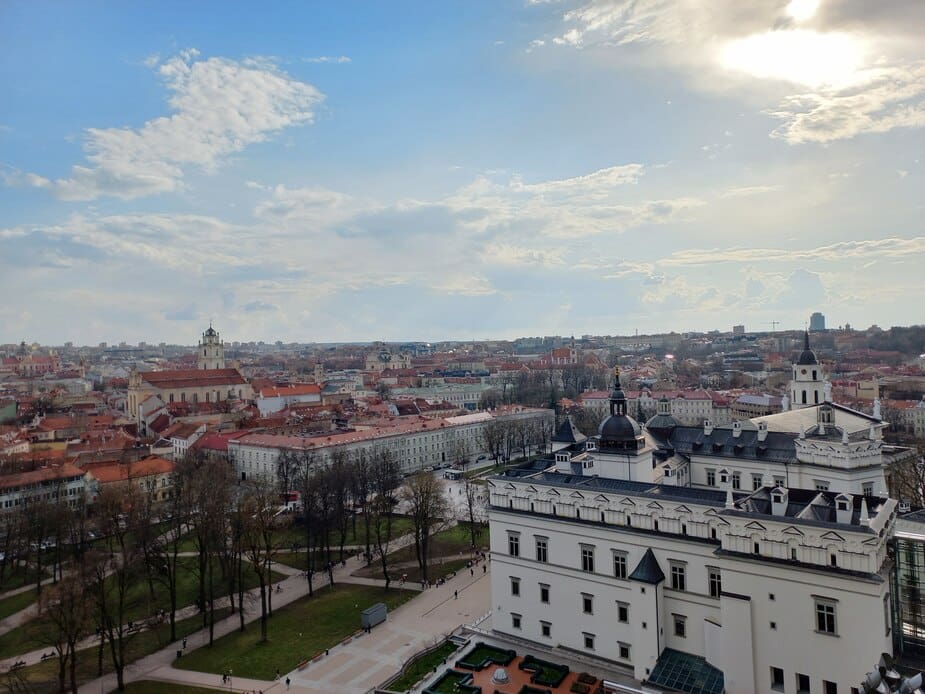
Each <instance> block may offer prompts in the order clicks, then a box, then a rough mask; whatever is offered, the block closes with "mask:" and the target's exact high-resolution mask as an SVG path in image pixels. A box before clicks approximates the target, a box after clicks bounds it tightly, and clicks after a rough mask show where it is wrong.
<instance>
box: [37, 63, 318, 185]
mask: <svg viewBox="0 0 925 694" xmlns="http://www.w3.org/2000/svg"><path fill="white" fill-rule="evenodd" d="M198 55H199V52H198V51H196V50H195V49H189V50H185V51H183V52H181V53H180V55H178V56H176V57H173V58H171V59H169V60H167V61H165V62H164V63H162V64H160V65H159V67H158V72H159V74H160V76H161V78H162V79H163V80H164V84H165V86H166V87H167V89H168V90H169V91H170V92H171V96H170V98H169V99H168V104H169V106H170V107H171V110H172V111H173V114H172V115H170V116H162V117H160V118H155V119H153V120H150V121H148V122H147V123H145V124H144V125H143V126H142V127H141V128H138V129H134V128H89V129H88V130H87V131H86V134H85V141H84V150H85V152H86V154H87V164H86V165H75V166H74V167H73V168H72V170H71V175H70V177H68V178H64V179H57V180H55V181H53V182H49V181H48V179H45V178H43V177H37V178H36V179H35V180H33V181H31V182H29V183H31V185H37V186H39V187H49V188H51V189H52V190H53V191H54V192H55V194H56V195H57V196H58V197H60V198H62V199H65V200H93V199H96V198H99V197H102V196H107V195H109V196H115V197H119V198H123V199H129V198H135V197H139V196H143V195H152V194H156V193H165V192H172V191H177V190H179V189H181V188H182V186H183V178H184V173H185V170H186V169H187V168H188V167H198V168H200V169H203V170H206V171H209V170H212V169H214V168H215V167H216V166H218V164H219V163H220V161H221V159H222V158H223V157H225V156H227V155H229V154H233V153H235V152H239V151H241V150H243V149H244V148H245V147H246V146H248V145H250V144H254V143H257V142H262V141H264V140H266V139H267V138H268V137H269V136H270V135H272V134H273V133H275V132H278V131H280V130H282V129H284V128H288V127H291V126H295V125H303V124H306V123H311V122H312V119H313V115H314V108H315V107H316V106H317V105H318V104H319V103H320V102H321V101H322V99H323V98H324V97H323V95H322V94H321V92H319V91H318V90H317V89H315V87H313V86H311V85H310V84H306V83H304V82H299V81H298V80H295V79H293V78H292V77H290V76H289V75H287V74H286V73H284V72H282V71H281V70H279V69H278V68H277V67H276V66H275V65H273V63H272V62H269V61H267V60H257V59H251V60H245V61H241V62H238V61H233V60H227V59H223V58H209V59H207V60H199V59H198Z"/></svg>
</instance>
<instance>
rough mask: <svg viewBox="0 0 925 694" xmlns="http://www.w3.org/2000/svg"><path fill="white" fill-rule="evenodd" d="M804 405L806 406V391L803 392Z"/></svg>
mask: <svg viewBox="0 0 925 694" xmlns="http://www.w3.org/2000/svg"><path fill="white" fill-rule="evenodd" d="M803 404H804V405H805V404H806V391H805V390H804V391H803Z"/></svg>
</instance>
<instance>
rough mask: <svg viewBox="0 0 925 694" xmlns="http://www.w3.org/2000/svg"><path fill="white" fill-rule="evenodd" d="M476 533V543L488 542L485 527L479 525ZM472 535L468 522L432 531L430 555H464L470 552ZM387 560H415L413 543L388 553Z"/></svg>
mask: <svg viewBox="0 0 925 694" xmlns="http://www.w3.org/2000/svg"><path fill="white" fill-rule="evenodd" d="M479 531H480V532H478V533H477V534H476V543H477V544H478V545H483V544H487V543H488V533H487V532H486V528H484V527H480V528H479ZM471 550H472V535H471V534H470V533H469V524H468V523H458V524H456V525H454V526H453V527H452V528H447V529H446V530H441V531H440V532H438V533H434V534H433V535H432V536H431V538H430V557H431V558H432V559H437V558H439V557H450V556H454V555H455V556H457V557H460V556H466V557H468V556H469V555H470V554H471ZM389 561H390V562H392V563H393V564H397V563H400V562H410V561H417V557H416V556H415V553H414V544H410V545H407V546H406V547H402V548H401V549H399V550H396V551H395V552H392V553H391V554H390V555H389Z"/></svg>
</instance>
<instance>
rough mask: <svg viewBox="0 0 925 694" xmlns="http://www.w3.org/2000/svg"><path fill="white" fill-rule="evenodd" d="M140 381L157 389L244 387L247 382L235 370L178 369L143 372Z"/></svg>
mask: <svg viewBox="0 0 925 694" xmlns="http://www.w3.org/2000/svg"><path fill="white" fill-rule="evenodd" d="M140 376H141V379H142V380H143V381H145V382H146V383H148V384H150V385H152V386H155V387H157V388H164V389H173V388H207V387H214V386H229V385H244V384H246V383H247V381H245V380H244V377H243V376H242V375H241V374H240V373H239V372H238V370H237V369H180V370H175V371H145V372H142V373H141V374H140Z"/></svg>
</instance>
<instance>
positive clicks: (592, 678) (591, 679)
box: [578, 672, 597, 684]
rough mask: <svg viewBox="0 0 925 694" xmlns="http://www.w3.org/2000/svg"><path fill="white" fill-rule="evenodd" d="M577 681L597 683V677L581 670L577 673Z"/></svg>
mask: <svg viewBox="0 0 925 694" xmlns="http://www.w3.org/2000/svg"><path fill="white" fill-rule="evenodd" d="M578 681H579V682H581V683H582V684H597V677H595V676H594V675H589V674H588V673H587V672H582V673H581V674H580V675H578Z"/></svg>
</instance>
